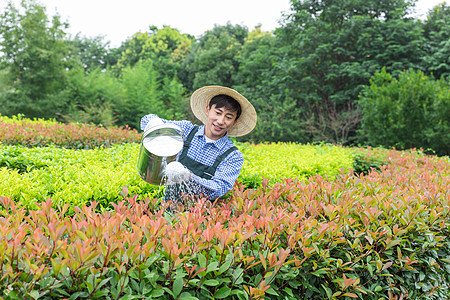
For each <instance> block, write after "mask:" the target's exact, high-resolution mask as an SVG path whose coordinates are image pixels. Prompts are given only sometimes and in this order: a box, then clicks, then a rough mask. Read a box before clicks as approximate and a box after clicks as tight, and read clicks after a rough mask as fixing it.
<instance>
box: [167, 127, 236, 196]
mask: <svg viewBox="0 0 450 300" xmlns="http://www.w3.org/2000/svg"><path fill="white" fill-rule="evenodd" d="M198 129H199V126H198V125H194V128H192V130H191V132H190V133H189V135H188V137H187V139H186V141H185V142H184V145H183V151H182V152H181V155H180V157H179V158H178V162H180V163H181V164H183V165H184V166H185V167H186V168H187V169H188V170H189V171H191V173H193V174H195V175H197V176H199V177H201V178H204V179H208V180H209V179H211V178H212V177H213V176H214V174H215V173H216V169H217V167H218V166H219V164H220V163H221V162H222V160H223V159H224V158H225V157H227V156H228V154H230V153H231V152H233V151H235V150H238V148H237V147H236V146H233V147H231V148H230V149H228V150H227V151H225V152H224V153H222V154H221V155H219V156H217V158H216V160H215V161H214V163H213V165H212V166H208V165H205V164H202V163H200V162H198V161H195V160H193V159H192V158H190V157H189V156H187V152H188V149H189V147H190V146H191V142H192V139H193V138H194V135H195V134H196V133H197V131H198ZM182 185H185V184H175V185H172V186H168V187H167V189H169V190H170V192H169V193H168V191H167V189H166V193H165V194H164V200H165V201H169V200H172V201H173V202H182V203H183V200H182V193H189V192H191V193H195V194H197V192H198V191H188V189H187V188H183V186H182ZM168 194H170V195H168ZM169 197H170V198H171V199H168V198H169Z"/></svg>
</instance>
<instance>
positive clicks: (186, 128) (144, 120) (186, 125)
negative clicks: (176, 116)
mask: <svg viewBox="0 0 450 300" xmlns="http://www.w3.org/2000/svg"><path fill="white" fill-rule="evenodd" d="M155 118H158V119H160V120H161V121H162V122H163V123H171V124H175V125H177V126H178V127H180V128H181V129H182V130H183V132H184V134H185V136H186V135H187V134H189V132H190V131H191V129H192V127H193V125H192V123H191V122H189V121H185V120H183V121H170V120H165V119H161V118H159V117H158V116H157V115H155V114H149V115H145V116H143V117H142V119H141V130H145V129H146V128H145V127H146V126H147V124H148V123H149V122H150V120H153V119H155Z"/></svg>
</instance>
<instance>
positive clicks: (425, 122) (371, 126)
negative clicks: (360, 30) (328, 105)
mask: <svg viewBox="0 0 450 300" xmlns="http://www.w3.org/2000/svg"><path fill="white" fill-rule="evenodd" d="M359 103H360V105H361V107H362V110H363V116H364V118H363V122H362V129H363V131H364V133H365V134H366V136H367V138H368V141H369V143H370V144H371V145H373V146H385V147H397V148H400V149H409V148H419V147H420V148H424V149H425V150H428V149H429V148H431V149H433V150H434V151H436V153H437V154H440V155H448V154H449V149H450V84H449V83H448V81H446V80H444V79H443V78H441V79H440V80H433V78H430V77H427V76H425V75H424V74H423V72H421V71H414V70H408V71H406V72H402V73H400V74H399V76H398V79H397V78H395V77H394V76H392V75H391V74H389V73H388V72H386V70H385V69H384V68H383V69H382V71H381V72H377V73H376V74H375V75H374V76H373V77H372V78H371V80H370V86H367V87H366V88H364V90H363V93H362V94H361V96H360V99H359Z"/></svg>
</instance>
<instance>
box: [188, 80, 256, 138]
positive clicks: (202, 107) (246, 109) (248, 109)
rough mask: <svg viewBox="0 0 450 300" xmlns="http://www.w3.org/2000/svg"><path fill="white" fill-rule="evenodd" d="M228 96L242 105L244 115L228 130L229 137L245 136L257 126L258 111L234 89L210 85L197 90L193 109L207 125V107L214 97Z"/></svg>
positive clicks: (192, 99) (194, 94) (193, 97)
mask: <svg viewBox="0 0 450 300" xmlns="http://www.w3.org/2000/svg"><path fill="white" fill-rule="evenodd" d="M217 95H228V96H231V97H233V98H234V99H235V100H236V101H237V102H239V104H240V105H241V110H242V113H241V115H240V116H239V118H238V119H237V121H236V123H235V124H234V125H233V127H231V129H230V130H228V136H234V137H236V136H243V135H246V134H248V133H250V131H252V130H253V128H255V125H256V120H257V116H256V111H255V108H254V107H253V105H252V104H251V103H250V102H249V101H248V100H247V99H246V98H245V97H244V96H242V95H241V94H239V93H238V92H236V91H235V90H233V89H230V88H227V87H223V86H218V85H210V86H204V87H202V88H199V89H198V90H196V91H195V92H194V93H193V94H192V96H191V109H192V112H193V113H194V115H195V116H196V117H197V119H199V120H200V121H202V122H203V124H205V123H206V120H207V119H208V115H207V113H206V107H207V106H208V105H209V102H210V101H211V99H212V98H213V97H214V96H217Z"/></svg>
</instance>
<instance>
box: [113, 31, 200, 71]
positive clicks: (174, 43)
mask: <svg viewBox="0 0 450 300" xmlns="http://www.w3.org/2000/svg"><path fill="white" fill-rule="evenodd" d="M193 41H194V37H193V36H191V35H187V34H181V33H180V32H179V31H178V30H177V29H175V28H171V27H169V26H164V27H163V28H161V29H158V28H157V27H156V26H150V32H138V33H136V34H134V35H133V36H132V38H131V39H130V40H128V41H127V42H126V43H125V45H124V46H123V47H120V48H121V51H122V52H121V57H120V59H119V60H118V61H117V65H116V66H115V68H116V69H119V70H121V69H123V68H125V67H128V66H131V67H132V66H134V65H135V64H136V63H137V62H138V61H146V60H151V61H152V62H153V68H155V69H156V70H157V71H158V72H160V73H162V74H163V75H164V76H168V77H170V78H172V77H174V76H177V73H178V71H179V70H180V67H181V63H182V61H183V60H184V58H185V57H186V56H187V54H188V53H189V51H190V49H191V45H192V43H193Z"/></svg>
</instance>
